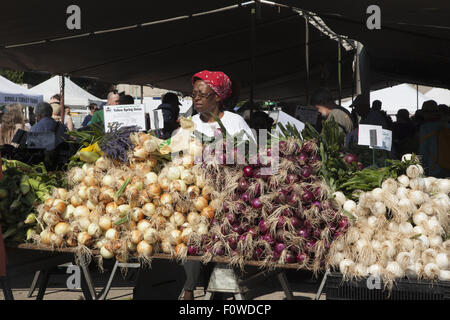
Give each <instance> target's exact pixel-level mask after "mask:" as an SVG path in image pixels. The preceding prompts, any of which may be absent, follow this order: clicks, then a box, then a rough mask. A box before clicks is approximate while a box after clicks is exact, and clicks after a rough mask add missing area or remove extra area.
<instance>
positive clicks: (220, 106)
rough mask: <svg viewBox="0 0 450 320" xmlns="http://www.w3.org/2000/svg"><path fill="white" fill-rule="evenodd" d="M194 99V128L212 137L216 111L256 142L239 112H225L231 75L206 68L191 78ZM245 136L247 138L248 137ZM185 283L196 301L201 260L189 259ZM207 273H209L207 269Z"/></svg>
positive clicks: (235, 130)
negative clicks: (195, 292)
mask: <svg viewBox="0 0 450 320" xmlns="http://www.w3.org/2000/svg"><path fill="white" fill-rule="evenodd" d="M192 85H193V89H192V99H193V103H194V108H195V110H196V111H197V112H198V113H197V114H196V115H195V116H193V117H192V121H193V122H194V124H195V130H197V131H199V132H201V133H203V134H205V135H206V136H213V135H214V131H215V130H216V129H218V128H219V124H218V123H217V122H216V120H215V119H214V117H213V116H212V115H211V113H212V114H214V115H215V116H216V117H218V118H219V119H220V121H221V122H222V124H223V125H224V127H225V129H226V130H227V132H228V133H229V134H230V135H232V136H233V135H235V134H238V133H239V132H241V131H242V130H244V131H245V132H246V133H247V135H248V138H249V139H252V140H253V142H255V137H254V135H253V133H252V131H251V129H250V127H249V126H248V125H247V123H246V122H245V120H244V119H243V118H242V117H241V116H240V115H238V114H235V113H232V112H229V111H226V109H227V108H228V107H230V106H229V104H230V102H232V101H233V100H234V99H233V98H234V97H235V94H236V92H233V90H232V83H231V80H230V78H229V77H228V76H227V75H226V74H225V73H223V72H220V71H208V70H204V71H201V72H198V73H196V74H194V76H193V77H192ZM248 138H247V137H245V135H244V139H248ZM184 269H185V272H186V282H185V285H184V300H193V299H194V295H193V292H194V290H195V288H196V285H197V283H198V280H199V277H200V275H201V273H202V269H203V265H202V264H201V262H199V261H189V260H188V261H186V262H185V263H184ZM204 273H206V272H204Z"/></svg>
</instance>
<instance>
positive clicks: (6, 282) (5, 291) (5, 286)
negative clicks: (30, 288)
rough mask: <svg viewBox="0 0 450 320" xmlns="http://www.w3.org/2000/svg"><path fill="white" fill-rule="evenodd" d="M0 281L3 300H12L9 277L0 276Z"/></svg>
mask: <svg viewBox="0 0 450 320" xmlns="http://www.w3.org/2000/svg"><path fill="white" fill-rule="evenodd" d="M0 282H1V284H2V288H3V295H4V296H5V300H14V296H13V294H12V290H11V285H10V284H9V279H8V278H7V277H2V278H0Z"/></svg>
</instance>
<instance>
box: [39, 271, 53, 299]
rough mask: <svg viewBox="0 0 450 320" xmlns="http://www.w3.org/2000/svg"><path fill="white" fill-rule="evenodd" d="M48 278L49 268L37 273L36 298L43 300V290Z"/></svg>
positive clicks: (45, 287) (45, 288)
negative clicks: (37, 289) (37, 288)
mask: <svg viewBox="0 0 450 320" xmlns="http://www.w3.org/2000/svg"><path fill="white" fill-rule="evenodd" d="M49 278H50V270H49V269H43V270H41V271H40V274H39V291H38V294H37V297H36V300H43V299H44V294H45V290H47V285H48V279H49Z"/></svg>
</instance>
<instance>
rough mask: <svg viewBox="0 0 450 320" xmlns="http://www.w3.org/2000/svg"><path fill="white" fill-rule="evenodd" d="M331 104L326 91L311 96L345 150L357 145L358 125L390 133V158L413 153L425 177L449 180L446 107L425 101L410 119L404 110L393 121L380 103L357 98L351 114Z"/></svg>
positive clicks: (449, 140)
mask: <svg viewBox="0 0 450 320" xmlns="http://www.w3.org/2000/svg"><path fill="white" fill-rule="evenodd" d="M334 101H335V100H334V99H333V97H332V95H331V92H330V91H329V90H328V89H326V88H320V89H318V90H317V91H316V92H314V94H313V95H312V96H311V105H313V106H315V107H316V108H317V110H318V112H319V113H320V114H321V117H322V118H323V119H326V120H329V119H331V117H333V118H334V120H335V121H336V122H337V123H338V125H339V126H340V128H341V129H342V130H343V131H344V132H345V134H346V144H345V146H346V147H347V148H348V147H349V146H350V145H351V144H352V143H357V141H358V127H359V125H360V124H367V125H376V126H381V127H383V129H386V130H390V131H392V149H391V151H390V152H389V154H388V157H389V158H391V159H400V158H401V157H402V155H404V154H408V153H414V154H416V155H419V156H420V157H421V160H422V163H423V165H424V168H425V172H426V174H427V175H428V176H435V177H441V178H443V177H449V176H450V154H449V153H450V133H449V132H450V130H449V128H450V123H449V121H450V108H449V106H447V105H444V104H441V105H438V104H437V103H436V101H434V100H428V101H425V102H424V103H423V105H422V108H421V109H419V110H417V111H416V112H415V114H414V115H412V116H411V115H410V113H409V111H408V110H407V109H399V110H398V111H397V114H396V115H395V118H396V119H395V121H393V120H392V118H391V116H390V115H388V114H387V112H386V111H384V110H383V105H382V101H379V100H375V101H373V103H372V106H370V105H369V104H368V103H367V102H365V101H364V100H363V99H362V97H361V96H358V97H357V98H356V99H355V100H354V102H353V104H352V106H351V107H352V112H351V113H349V112H348V111H347V110H346V109H344V108H343V107H341V106H338V105H337V104H336V103H335V102H334ZM319 123H320V122H319Z"/></svg>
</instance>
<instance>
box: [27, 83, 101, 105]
mask: <svg viewBox="0 0 450 320" xmlns="http://www.w3.org/2000/svg"><path fill="white" fill-rule="evenodd" d="M59 80H60V77H59V76H54V77H52V78H50V79H48V80H47V81H44V82H42V83H41V84H38V85H37V86H34V87H33V88H31V89H30V91H32V92H36V93H41V94H43V95H44V100H45V101H49V100H50V98H51V97H52V96H54V95H55V94H57V93H59V92H60V88H59ZM104 101H106V100H102V99H100V98H97V97H96V96H94V95H92V94H90V93H89V92H87V91H86V90H84V89H83V88H81V87H79V86H78V85H76V84H75V83H73V82H72V81H71V80H70V79H69V78H67V77H66V78H65V85H64V105H66V106H69V107H82V108H86V106H88V105H89V103H91V102H94V103H97V104H101V103H102V102H104Z"/></svg>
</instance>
